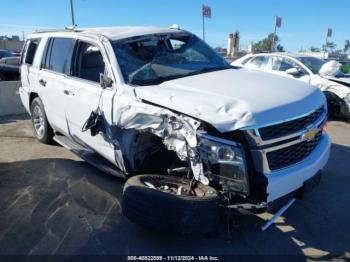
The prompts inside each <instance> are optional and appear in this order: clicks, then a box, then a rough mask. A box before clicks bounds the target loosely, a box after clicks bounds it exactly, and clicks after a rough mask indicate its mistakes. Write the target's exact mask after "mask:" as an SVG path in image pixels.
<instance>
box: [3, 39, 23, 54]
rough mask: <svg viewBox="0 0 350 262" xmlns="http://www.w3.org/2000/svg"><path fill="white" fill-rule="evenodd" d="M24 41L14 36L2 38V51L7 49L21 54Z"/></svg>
mask: <svg viewBox="0 0 350 262" xmlns="http://www.w3.org/2000/svg"><path fill="white" fill-rule="evenodd" d="M23 44H24V41H21V40H20V37H19V36H17V35H13V36H12V37H8V36H0V49H6V50H9V51H12V52H17V53H19V52H21V50H22V47H23Z"/></svg>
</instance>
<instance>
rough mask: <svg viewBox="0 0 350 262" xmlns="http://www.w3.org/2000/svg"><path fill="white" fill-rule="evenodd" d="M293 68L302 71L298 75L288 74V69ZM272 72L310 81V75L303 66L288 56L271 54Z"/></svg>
mask: <svg viewBox="0 0 350 262" xmlns="http://www.w3.org/2000/svg"><path fill="white" fill-rule="evenodd" d="M291 68H296V69H298V70H300V72H302V73H301V74H300V75H298V76H293V75H290V74H287V73H286V71H287V70H288V69H291ZM271 72H272V73H274V74H277V75H280V76H284V77H288V78H292V79H296V80H299V81H303V82H306V83H310V75H309V74H308V73H307V72H306V71H305V70H304V69H302V68H301V66H299V65H298V64H297V63H295V62H294V61H292V60H291V59H288V58H286V57H281V56H271Z"/></svg>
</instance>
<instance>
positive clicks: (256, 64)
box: [247, 56, 269, 69]
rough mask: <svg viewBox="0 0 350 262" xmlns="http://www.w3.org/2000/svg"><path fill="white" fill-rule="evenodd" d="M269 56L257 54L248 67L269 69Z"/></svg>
mask: <svg viewBox="0 0 350 262" xmlns="http://www.w3.org/2000/svg"><path fill="white" fill-rule="evenodd" d="M268 64H269V57H267V56H257V57H254V58H253V59H252V60H250V61H249V62H248V63H247V67H249V68H253V69H268Z"/></svg>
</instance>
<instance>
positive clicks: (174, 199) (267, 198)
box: [20, 27, 330, 233]
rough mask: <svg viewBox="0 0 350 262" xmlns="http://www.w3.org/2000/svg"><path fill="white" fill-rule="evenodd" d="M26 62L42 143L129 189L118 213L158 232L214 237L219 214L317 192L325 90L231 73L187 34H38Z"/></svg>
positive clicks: (25, 97) (24, 89)
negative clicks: (120, 180) (64, 150)
mask: <svg viewBox="0 0 350 262" xmlns="http://www.w3.org/2000/svg"><path fill="white" fill-rule="evenodd" d="M21 61H22V66H21V80H22V86H21V87H20V95H21V99H22V102H23V104H24V106H25V108H26V109H27V110H28V112H30V114H31V117H32V123H33V129H34V134H35V135H36V137H37V139H38V140H40V141H41V142H43V143H49V142H50V141H51V140H52V138H53V139H54V140H55V141H57V142H58V143H60V144H62V145H64V146H66V147H67V148H69V149H70V150H71V151H72V152H73V153H75V154H77V155H79V156H80V157H81V158H83V159H85V160H87V161H88V162H89V163H91V164H93V165H95V166H97V167H98V168H100V169H102V170H103V171H105V172H108V173H110V174H112V175H115V176H118V177H123V178H129V179H128V181H127V182H126V184H125V187H124V192H123V199H122V207H123V212H124V214H125V215H126V216H127V217H128V218H129V219H130V220H132V221H134V222H137V223H139V224H142V225H144V226H148V227H151V228H153V229H157V230H166V231H177V232H182V233H199V232H209V231H212V230H213V229H215V228H216V226H217V223H218V217H219V211H218V206H219V205H218V204H219V203H221V204H222V205H224V206H226V207H227V208H237V205H239V206H242V207H245V208H246V209H249V210H252V211H254V210H260V211H261V210H265V209H267V208H272V207H273V206H276V205H278V203H280V202H284V201H285V199H288V198H293V197H297V196H300V195H301V194H302V192H304V191H305V190H306V189H307V187H306V185H308V184H310V183H309V182H310V181H318V179H319V178H320V176H321V174H322V169H323V167H324V166H325V164H326V162H327V160H328V158H329V152H330V141H329V138H328V135H327V134H326V132H325V124H326V120H327V106H326V101H325V98H324V96H323V94H322V93H321V92H320V91H319V89H317V88H315V87H312V86H309V85H308V84H305V83H302V82H298V81H293V80H290V79H286V78H279V77H275V76H273V75H271V74H266V73H259V72H252V71H249V70H245V69H238V70H237V69H234V68H232V67H231V66H230V65H229V64H228V63H227V62H226V61H225V60H224V59H223V58H222V57H221V56H219V55H218V54H216V52H215V51H214V50H213V49H212V48H210V47H209V46H208V45H207V44H206V43H205V42H203V41H202V40H200V39H199V38H198V37H196V36H195V35H193V34H191V33H189V32H187V31H183V30H179V29H159V28H153V27H140V28H138V27H137V28H133V27H127V28H105V29H86V30H81V31H80V30H66V31H64V30H63V31H49V32H41V33H35V34H32V35H30V36H29V38H28V41H27V42H26V43H25V47H24V52H23V56H22V58H21ZM280 86H283V90H281V89H280V88H279V87H280ZM256 93H259V94H261V95H259V98H258V99H257V98H256V96H254V95H252V94H256ZM291 156H292V157H291ZM140 174H142V175H140ZM135 175H136V176H135ZM311 184H312V183H311Z"/></svg>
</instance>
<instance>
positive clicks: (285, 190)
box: [266, 134, 331, 205]
mask: <svg viewBox="0 0 350 262" xmlns="http://www.w3.org/2000/svg"><path fill="white" fill-rule="evenodd" d="M330 148H331V142H330V139H329V137H328V135H327V134H323V135H322V138H321V140H320V142H319V144H318V145H317V147H316V148H315V150H314V151H313V152H312V153H311V154H310V155H309V156H308V157H307V158H306V159H304V160H303V161H302V162H300V163H298V164H295V165H293V166H291V167H288V168H285V169H282V170H278V171H276V172H272V173H269V174H268V175H266V176H267V179H268V186H267V194H268V197H267V203H268V205H269V204H270V203H272V202H273V201H276V200H277V199H280V198H282V197H284V196H287V195H289V194H291V193H293V192H295V191H297V190H298V189H300V188H302V187H303V185H304V183H305V182H306V181H308V180H309V179H311V178H312V177H314V176H316V175H317V174H318V173H319V171H320V170H323V168H324V166H325V165H326V163H327V161H328V159H329V155H330Z"/></svg>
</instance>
